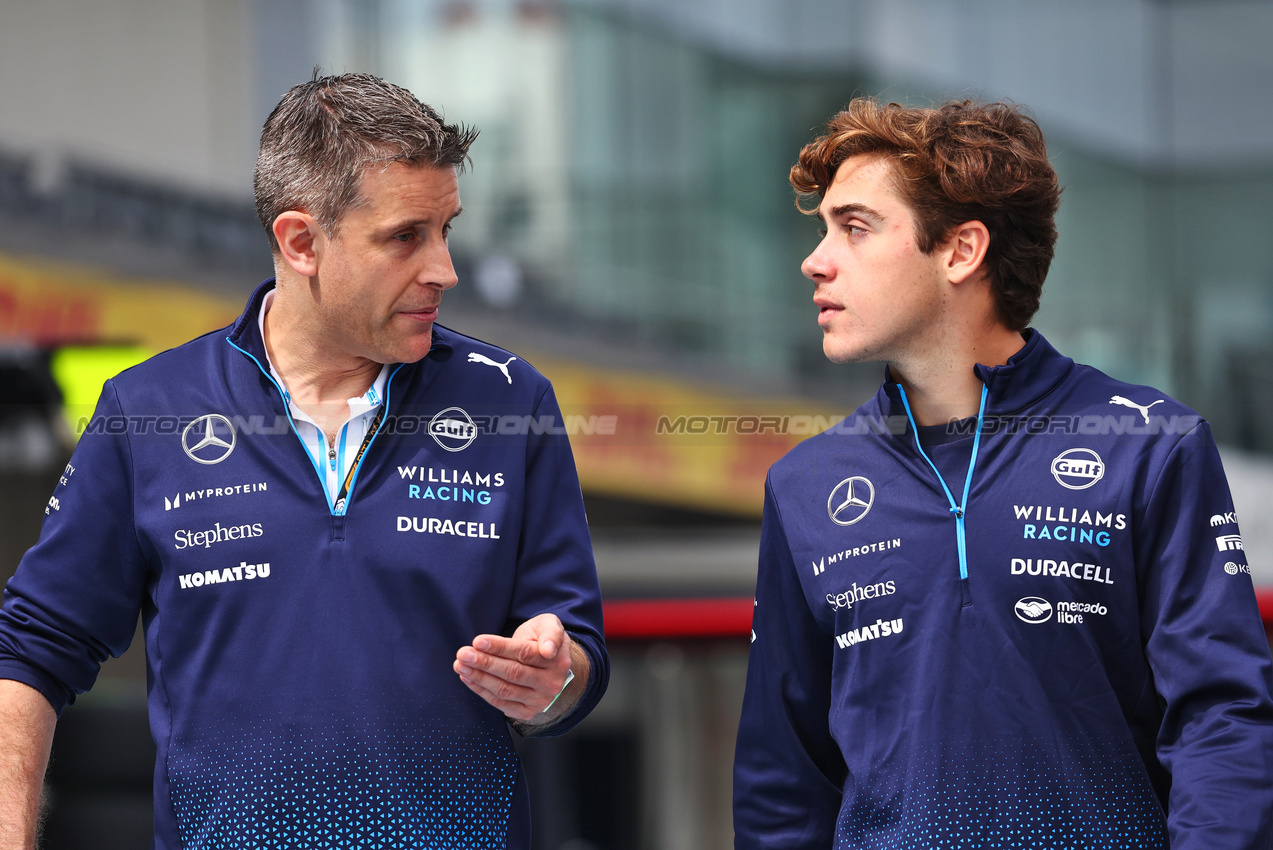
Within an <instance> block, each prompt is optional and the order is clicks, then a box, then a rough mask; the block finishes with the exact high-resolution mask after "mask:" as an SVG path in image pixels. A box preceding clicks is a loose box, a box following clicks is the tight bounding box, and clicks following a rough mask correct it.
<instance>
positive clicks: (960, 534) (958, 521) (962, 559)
mask: <svg viewBox="0 0 1273 850" xmlns="http://www.w3.org/2000/svg"><path fill="white" fill-rule="evenodd" d="M897 391H898V392H900V393H901V394H902V407H903V408H905V409H906V418H907V420H909V421H910V423H911V431H912V432H913V433H914V434H915V448H916V449H917V450H918V451H919V456H920V457H922V458H923V459H924V460H925V461H926V462H927V463H928V465H929V467H931V468H932V470H933V474H934V475H936V476H937V483H939V484H941V488H942V490H943V491H944V492H945V493H946V500H947V501H948V502H950V512H951V513H952V514H954V515H955V543H956V545H957V546H958V548H959V578H960V580H961V581H962V580H964V579H967V578H968V549H967V546H966V544H965V542H964V514H965V512H966V511H967V508H968V492H969V491H970V490H971V489H972V471H973V468H974V467H976V465H977V451H978V450H979V449H980V448H981V426H982V423H983V422H984V421H985V416H986V398H987V397H988V396H989V395H990V388H989V387H987V386H985V385H984V384H983V385H982V387H981V405H980V407H978V409H977V434H976V436H975V437H973V441H972V457H971V458H969V459H968V475H967V476H966V477H965V478H964V494H963V500H962V501H961V502H960V503H958V504H956V503H955V497H954V496H953V495H952V494H951V492H950V488H949V487H947V486H946V481H945V479H943V478H942V477H941V472H940V471H938V469H937V465H936V464H935V463H933V461H932V459H931V458H929V456H928V453H927V452H925V451H924V447H923V446H921V445H920V444H919V426H917V425H916V424H915V416H914V414H912V413H911V403H910V401H909V400H908V399H907V398H906V389H905V388H904V387H903V386H902V385H901V384H898V385H897Z"/></svg>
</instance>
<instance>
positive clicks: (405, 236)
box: [393, 230, 415, 242]
mask: <svg viewBox="0 0 1273 850" xmlns="http://www.w3.org/2000/svg"><path fill="white" fill-rule="evenodd" d="M393 238H394V239H396V240H397V241H399V242H410V241H411V240H412V239H414V238H415V234H414V233H412V232H411V231H410V230H408V231H407V232H406V233H399V234H398V235H396V236H394V237H393Z"/></svg>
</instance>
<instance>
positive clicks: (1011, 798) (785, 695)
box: [734, 99, 1273, 850]
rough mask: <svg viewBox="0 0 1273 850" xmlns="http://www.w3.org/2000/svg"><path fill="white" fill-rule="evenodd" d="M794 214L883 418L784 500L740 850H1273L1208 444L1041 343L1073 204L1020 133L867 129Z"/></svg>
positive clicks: (819, 285)
mask: <svg viewBox="0 0 1273 850" xmlns="http://www.w3.org/2000/svg"><path fill="white" fill-rule="evenodd" d="M791 182H792V184H793V185H794V186H795V188H796V190H797V191H798V192H799V193H801V194H802V195H804V196H806V197H807V196H814V197H816V199H817V202H818V203H817V208H816V214H817V215H818V217H819V218H821V219H822V221H823V223H824V225H825V228H826V231H825V235H824V237H823V239H822V241H821V242H820V243H819V245H818V247H817V249H816V250H815V251H814V252H813V253H812V254H811V255H810V256H809V258H808V259H807V260H805V262H804V265H803V271H804V274H805V275H806V276H807V277H808V278H810V279H811V280H812V281H813V282H814V284H815V287H814V303H815V304H816V305H817V306H818V308H819V316H818V322H819V325H820V326H821V328H822V332H823V350H824V351H825V352H826V354H827V356H828V357H829V358H831V359H832V360H834V361H836V362H847V361H857V360H883V361H885V362H886V363H887V368H886V370H885V381H884V385H883V387H882V388H881V389H880V391H879V392H878V393H877V394H876V396H875V398H873V399H872V400H871V401H869V402H868V403H867V404H865V405H863V406H862V407H861V408H860V409H859V410H858V411H857V413H856V414H855V415H854V416H852V417H850V418H849V419H848V420H846V421H845V422H844V423H843V425H842V426H839V427H837V428H834V429H832V430H831V431H830V432H828V433H826V434H823V435H820V436H818V437H815V438H813V439H811V440H808V441H807V442H805V443H804V444H802V445H801V446H799V447H797V448H796V449H795V450H793V451H792V452H791V453H790V454H789V455H787V457H785V458H784V459H783V460H782V461H780V462H779V463H777V464H775V465H774V467H773V469H772V470H771V471H770V475H769V481H768V485H767V489H766V503H765V514H764V526H763V532H762V542H761V553H760V572H759V578H758V581H757V588H756V608H755V619H754V636H753V638H752V640H753V642H752V649H751V659H750V666H749V669H748V678H747V691H746V698H745V702H744V707H743V717H742V723H741V726H740V729H739V734H738V750H737V756H736V763H735V790H734V793H735V800H734V805H735V834H736V846H737V847H739V848H783V850H791V849H792V848H829V847H832V846H834V847H837V848H841V847H844V848H847V847H860V848H934V847H968V848H972V847H978V848H991V847H1004V848H1006V847H1021V848H1027V847H1039V848H1060V847H1075V848H1077V847H1101V848H1137V850H1144V848H1166V847H1167V846H1168V845H1170V846H1171V847H1172V848H1173V850H1186V848H1188V850H1193V848H1197V850H1203V848H1206V850H1219V848H1230V849H1231V850H1236V848H1257V847H1261V848H1266V847H1273V702H1271V701H1270V659H1269V647H1268V644H1267V642H1266V640H1265V635H1264V632H1263V630H1262V628H1261V624H1260V620H1259V615H1258V612H1257V609H1256V605H1255V598H1254V593H1253V589H1252V586H1251V580H1250V576H1249V572H1248V571H1247V568H1246V561H1245V557H1244V554H1243V551H1242V548H1241V538H1240V537H1239V536H1238V528H1237V523H1236V519H1235V518H1234V515H1233V504H1232V501H1231V499H1230V496H1229V491H1228V486H1227V484H1226V482H1225V478H1224V473H1223V470H1222V469H1221V466H1220V459H1219V457H1218V455H1217V453H1216V449H1215V446H1214V444H1213V442H1212V439H1211V436H1210V433H1209V430H1208V427H1207V424H1206V423H1205V422H1204V421H1202V420H1201V418H1199V417H1198V416H1197V415H1196V414H1195V413H1194V412H1193V411H1191V410H1189V409H1188V408H1186V407H1185V406H1184V405H1181V404H1180V403H1178V402H1176V401H1174V400H1172V399H1170V398H1168V397H1167V396H1165V395H1163V394H1162V393H1160V392H1158V391H1157V390H1154V389H1151V388H1149V387H1137V386H1130V385H1127V384H1123V383H1119V382H1117V381H1115V380H1113V379H1111V378H1109V377H1107V376H1106V375H1103V374H1101V373H1100V372H1098V371H1097V370H1095V369H1092V368H1090V367H1086V366H1081V365H1078V364H1076V363H1074V361H1072V360H1070V359H1069V358H1067V357H1064V356H1062V355H1061V354H1059V353H1057V351H1056V350H1055V349H1053V348H1052V347H1051V346H1050V345H1048V343H1047V341H1046V340H1045V339H1044V338H1043V337H1042V335H1040V334H1039V333H1038V332H1037V331H1034V330H1032V329H1030V328H1028V327H1027V325H1028V323H1029V321H1030V318H1031V317H1032V316H1033V314H1034V312H1035V310H1036V309H1037V307H1038V302H1039V293H1040V290H1041V288H1042V285H1043V280H1044V277H1045V276H1046V274H1047V270H1048V265H1049V263H1050V262H1051V259H1052V254H1053V245H1054V243H1055V240H1056V231H1055V228H1054V226H1053V216H1054V214H1055V212H1056V209H1057V205H1058V202H1059V194H1060V190H1059V188H1058V186H1057V180H1056V175H1055V173H1054V172H1053V170H1052V167H1051V166H1050V165H1049V163H1048V160H1047V153H1046V149H1045V146H1044V140H1043V136H1042V134H1041V133H1040V131H1039V128H1038V127H1037V126H1036V125H1035V123H1034V122H1033V121H1031V120H1030V119H1029V118H1027V117H1025V116H1023V115H1022V114H1021V113H1020V112H1019V111H1018V110H1017V109H1015V108H1013V107H1010V106H1005V105H1002V104H992V105H982V104H975V103H971V102H964V103H948V104H946V105H944V106H941V107H940V108H936V109H911V108H904V107H902V106H899V105H897V104H889V105H887V106H882V105H880V104H878V103H876V102H874V101H872V100H868V99H858V100H854V101H853V102H852V103H851V104H850V105H849V107H848V109H847V110H846V111H844V112H842V113H840V114H838V115H836V116H835V117H834V118H832V119H831V121H830V122H829V123H828V125H827V132H826V135H824V136H822V137H820V138H818V139H816V140H815V141H814V142H812V143H811V144H809V145H807V146H806V147H805V148H804V150H802V151H801V153H800V159H799V163H798V164H797V165H796V166H795V167H794V168H793V169H792V172H791Z"/></svg>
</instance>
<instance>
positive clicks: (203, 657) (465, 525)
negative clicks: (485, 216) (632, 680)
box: [0, 74, 608, 850]
mask: <svg viewBox="0 0 1273 850" xmlns="http://www.w3.org/2000/svg"><path fill="white" fill-rule="evenodd" d="M474 136H475V133H473V132H472V131H470V130H465V129H463V128H460V127H457V126H454V125H449V124H446V123H444V122H443V121H442V120H441V119H440V117H439V116H438V114H437V113H436V112H434V111H433V110H432V109H430V108H429V107H428V106H426V105H424V104H422V103H420V102H419V101H417V100H416V99H415V98H414V97H413V96H412V95H411V94H410V92H407V91H406V90H405V89H402V88H399V87H397V86H393V85H389V84H387V83H385V82H384V81H382V80H379V79H377V78H375V77H371V76H368V75H362V74H348V75H343V76H339V77H325V78H322V79H314V80H312V81H311V82H309V83H305V84H303V85H300V86H297V87H296V88H294V89H292V90H291V91H290V92H288V93H287V94H286V95H285V96H284V98H283V100H282V101H281V102H280V103H279V105H278V107H277V108H276V109H275V110H274V112H273V113H272V114H271V115H270V118H269V120H268V121H267V122H266V124H265V128H264V131H263V133H262V136H261V151H260V157H259V159H258V161H257V169H256V197H257V208H258V212H259V213H260V216H261V221H262V224H263V225H264V226H265V229H266V231H267V233H268V234H269V238H270V242H271V246H272V247H273V250H274V264H275V272H276V280H271V281H267V282H266V283H265V284H263V285H262V286H261V287H260V288H258V289H257V291H256V292H255V293H254V294H253V295H252V298H251V300H250V302H249V304H248V307H247V310H246V311H245V312H244V314H243V316H242V318H240V319H239V320H238V321H237V322H236V323H235V324H234V326H233V327H231V328H228V329H225V330H222V331H217V332H215V333H211V334H208V335H207V336H204V337H200V338H199V339H196V340H194V341H193V342H190V343H188V344H186V345H184V346H181V347H179V348H176V349H174V350H172V351H168V352H165V353H163V354H160V355H158V356H157V357H154V358H152V359H151V360H149V361H147V362H146V363H144V364H142V365H140V366H138V367H136V368H134V369H130V370H128V371H126V372H124V373H123V374H121V375H119V376H118V377H116V378H114V379H112V380H110V381H108V382H107V383H106V386H105V388H104V389H103V392H102V398H101V401H100V402H99V404H98V410H97V413H96V415H95V417H94V419H93V421H92V422H91V423H90V425H89V428H88V431H87V432H86V433H85V434H84V436H83V438H82V439H81V441H80V444H79V446H78V448H77V449H76V451H75V455H74V457H73V459H72V460H71V463H70V465H69V466H68V467H67V469H66V474H65V475H64V476H63V480H62V482H61V483H60V484H59V486H58V488H57V491H56V493H55V494H54V497H53V499H52V500H51V501H50V510H49V511H48V512H47V513H48V516H47V517H46V519H45V523H44V528H43V532H42V535H41V539H40V542H39V543H38V544H37V545H36V546H35V547H34V548H32V549H31V551H30V552H28V553H27V555H26V557H25V558H24V559H23V561H22V564H21V565H20V566H19V569H18V572H17V574H16V575H15V577H14V578H13V579H12V580H11V581H10V583H9V585H8V588H7V589H6V591H5V598H4V607H3V610H2V611H0V680H2V681H0V848H3V850H18V848H22V850H29V848H30V847H31V846H32V842H33V833H34V829H35V821H36V810H37V805H36V804H37V801H38V797H39V789H40V783H41V779H42V778H43V772H44V765H45V763H46V762H47V759H48V754H49V741H50V738H51V736H52V732H53V725H54V719H55V716H56V713H57V712H60V711H61V709H62V707H63V706H64V705H66V703H68V702H70V701H71V700H72V699H74V697H75V695H76V694H77V693H81V692H83V691H85V690H87V689H88V688H89V687H90V686H91V685H92V683H93V680H94V678H95V676H96V674H97V669H98V664H99V663H100V662H101V661H102V660H103V659H104V658H105V657H106V655H107V654H111V655H119V654H120V653H121V652H123V651H124V649H125V648H126V647H127V646H128V643H129V640H130V639H131V637H132V634H133V629H134V624H135V623H136V621H137V617H138V612H139V611H140V612H141V616H142V623H143V628H144V631H145V637H146V657H147V664H148V671H149V675H148V677H147V678H148V691H149V703H150V721H151V729H152V732H153V734H154V737H155V741H156V744H157V745H158V750H159V757H158V761H157V763H156V766H155V845H154V846H155V847H156V848H173V850H175V848H186V847H218V848H227V850H231V848H244V850H247V849H248V848H261V847H267V846H269V847H320V846H321V847H351V848H352V847H372V846H375V847H385V848H390V847H395V848H396V847H402V848H406V847H439V848H460V847H466V848H467V847H472V848H478V847H510V848H522V850H526V848H529V846H530V836H529V812H528V801H527V795H526V789H525V782H524V780H523V778H522V775H521V770H520V767H519V765H518V761H517V757H516V755H515V754H514V752H513V749H512V746H511V742H510V738H509V734H508V731H507V725H506V724H507V723H508V722H509V721H511V722H513V724H514V725H515V726H517V727H518V728H519V729H520V730H521V731H522V732H524V733H526V734H536V733H544V732H546V733H548V734H556V733H559V732H563V731H566V730H568V729H570V728H572V727H573V726H574V725H576V724H577V723H578V722H579V721H580V720H581V719H582V718H583V716H584V715H585V714H587V712H588V711H590V710H591V708H592V706H593V705H595V704H596V702H597V700H598V699H600V697H601V694H602V692H603V691H604V690H605V686H606V681H607V677H608V662H607V658H606V653H605V645H604V642H603V639H602V634H601V603H600V595H599V591H598V587H597V577H596V570H595V568H594V566H593V561H592V552H591V547H590V543H589V539H588V530H587V524H586V522H585V519H584V511H583V504H582V499H581V497H580V492H579V483H578V478H577V477H576V475H575V468H574V464H573V461H572V459H571V453H570V447H569V445H568V443H567V442H566V439H565V438H564V437H561V436H553V435H542V434H539V433H528V431H527V429H525V428H521V429H519V428H517V427H515V426H516V424H517V423H518V422H529V421H532V420H533V421H540V417H545V416H546V417H549V418H556V417H558V416H559V415H560V414H559V411H558V409H557V404H556V401H555V399H554V397H553V392H552V388H551V387H550V386H549V384H548V381H547V380H545V379H544V378H543V377H542V376H541V375H540V374H539V373H537V372H536V371H535V370H534V369H532V368H531V367H530V366H529V365H527V364H526V363H525V362H523V361H521V360H518V359H517V358H515V357H513V356H512V355H510V354H509V353H508V352H506V351H503V350H501V349H497V348H495V347H494V346H490V345H487V344H486V343H483V342H479V341H478V340H475V339H471V338H469V337H466V336H463V335H462V334H458V333H455V332H453V331H450V330H447V329H445V328H443V327H441V326H439V325H436V324H435V321H436V320H437V318H438V306H439V303H440V302H441V300H442V296H443V294H444V292H445V291H446V290H448V289H450V288H451V287H453V286H455V284H456V276H455V270H454V268H453V266H452V264H451V257H450V253H449V249H448V247H447V233H448V232H449V231H450V229H451V224H452V222H453V221H454V219H455V217H456V216H457V215H459V213H460V199H459V191H458V186H457V172H458V170H459V168H460V167H461V166H462V164H463V163H464V162H465V160H466V159H467V155H468V148H469V145H470V144H471V142H472V141H473V138H474ZM491 364H499V365H502V368H492V365H491ZM506 370H507V371H506ZM510 418H511V422H512V426H513V427H510V426H509V420H510Z"/></svg>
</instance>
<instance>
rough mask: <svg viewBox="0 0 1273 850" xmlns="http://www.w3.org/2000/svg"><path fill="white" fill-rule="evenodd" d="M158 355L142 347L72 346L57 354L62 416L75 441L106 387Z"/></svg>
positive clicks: (52, 362)
mask: <svg viewBox="0 0 1273 850" xmlns="http://www.w3.org/2000/svg"><path fill="white" fill-rule="evenodd" d="M154 353H155V352H153V351H152V350H150V349H149V348H143V347H142V346H140V345H72V346H66V347H64V348H59V349H58V350H57V351H55V352H53V357H52V359H51V360H50V363H49V369H50V371H51V372H52V373H53V380H55V381H57V385H58V387H59V388H60V389H61V390H62V400H63V405H62V415H63V416H64V417H65V418H66V425H67V427H68V428H69V429H70V431H71V433H72V434H74V435H75V439H77V440H78V439H79V438H80V434H82V433H83V432H84V427H85V426H86V425H87V424H88V420H89V418H90V417H91V416H92V415H93V408H95V407H96V406H97V398H98V396H100V395H101V393H102V384H104V383H106V381H107V379H109V378H113V377H115V376H116V375H118V374H119V373H120V372H122V371H124V370H125V369H127V368H128V367H130V366H136V365H137V364H138V363H140V362H141V361H143V360H145V359H146V358H147V357H150V356H151V355H152V354H154Z"/></svg>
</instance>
